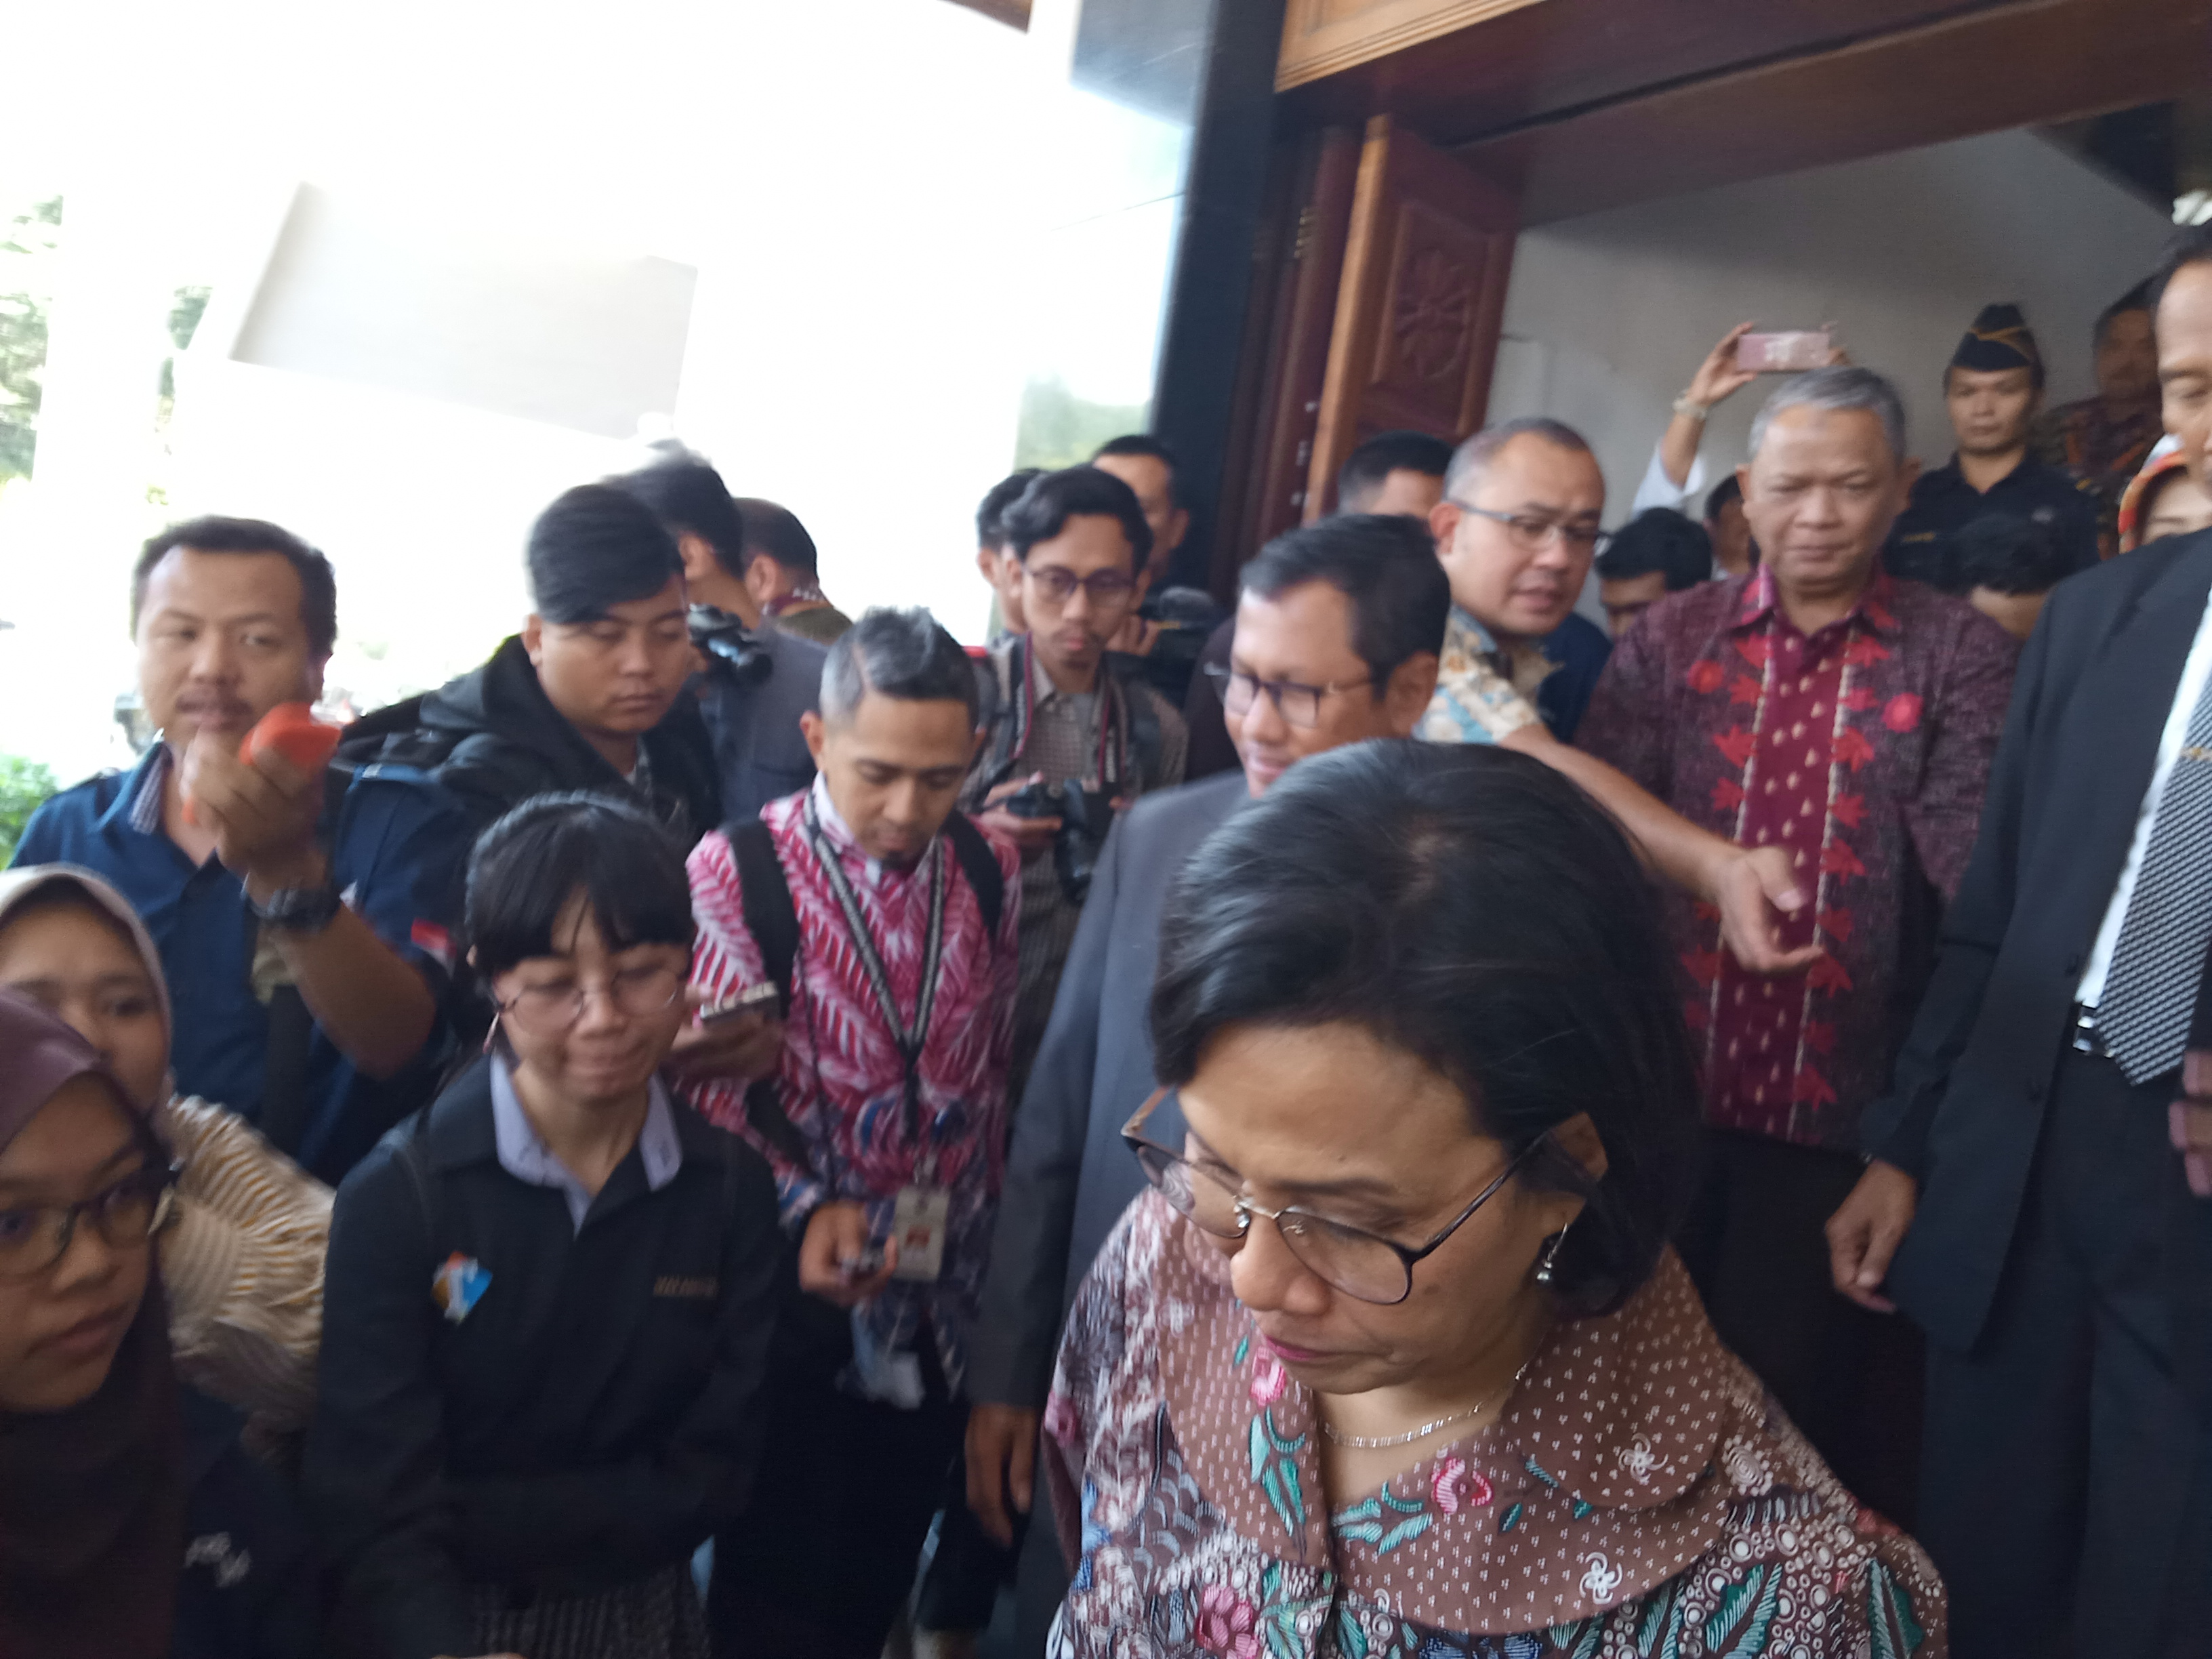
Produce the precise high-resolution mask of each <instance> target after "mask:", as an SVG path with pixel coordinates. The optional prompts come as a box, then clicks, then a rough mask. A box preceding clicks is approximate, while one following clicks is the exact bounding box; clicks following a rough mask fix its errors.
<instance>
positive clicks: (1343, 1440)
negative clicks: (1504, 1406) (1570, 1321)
mask: <svg viewBox="0 0 2212 1659" xmlns="http://www.w3.org/2000/svg"><path fill="white" fill-rule="evenodd" d="M1535 1358H1536V1356H1535V1355H1534V1354H1530V1355H1529V1356H1528V1358H1526V1359H1524V1360H1522V1362H1521V1369H1520V1370H1517V1371H1516V1372H1514V1373H1513V1380H1512V1381H1511V1382H1510V1383H1507V1384H1506V1385H1505V1394H1504V1396H1502V1397H1504V1398H1510V1397H1511V1395H1512V1393H1513V1390H1514V1389H1517V1388H1519V1387H1520V1386H1521V1379H1522V1376H1525V1375H1527V1373H1528V1367H1529V1366H1530V1365H1532V1364H1534V1363H1535ZM1489 1403H1490V1402H1489V1401H1486V1400H1478V1401H1475V1402H1474V1404H1473V1405H1472V1406H1469V1407H1468V1408H1467V1409H1466V1410H1465V1411H1463V1412H1454V1413H1452V1414H1451V1415H1450V1416H1449V1417H1439V1418H1437V1419H1436V1420H1435V1421H1434V1422H1431V1423H1424V1424H1422V1425H1421V1426H1420V1427H1419V1428H1418V1429H1408V1430H1407V1431H1406V1432H1405V1433H1403V1434H1389V1435H1378V1436H1369V1435H1364V1434H1339V1433H1338V1432H1337V1431H1336V1427H1335V1425H1334V1424H1332V1423H1330V1422H1329V1421H1328V1419H1326V1418H1323V1417H1322V1416H1321V1413H1319V1412H1316V1413H1314V1415H1315V1417H1316V1419H1319V1421H1320V1423H1321V1431H1322V1433H1323V1434H1325V1435H1327V1436H1328V1437H1329V1439H1330V1440H1331V1441H1332V1442H1334V1443H1335V1444H1337V1445H1340V1446H1346V1447H1349V1448H1350V1449H1352V1450H1354V1451H1387V1450H1389V1449H1390V1448H1391V1447H1393V1446H1410V1445H1412V1444H1413V1443H1414V1442H1415V1441H1416V1440H1425V1439H1427V1438H1428V1437H1430V1436H1431V1435H1432V1434H1434V1433H1435V1432H1436V1431H1437V1430H1438V1429H1443V1428H1449V1427H1450V1426H1451V1425H1453V1424H1455V1423H1463V1422H1465V1421H1466V1420H1467V1419H1468V1418H1470V1417H1476V1416H1480V1414H1481V1412H1482V1408H1483V1407H1485V1406H1486V1405H1488V1404H1489Z"/></svg>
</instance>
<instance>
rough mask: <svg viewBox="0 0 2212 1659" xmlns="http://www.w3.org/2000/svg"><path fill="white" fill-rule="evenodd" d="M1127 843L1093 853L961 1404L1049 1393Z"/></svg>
mask: <svg viewBox="0 0 2212 1659" xmlns="http://www.w3.org/2000/svg"><path fill="white" fill-rule="evenodd" d="M1128 840H1129V836H1128V826H1127V823H1121V822H1116V823H1115V825H1114V828H1113V829H1112V830H1111V831H1110V832H1109V834H1108V836H1107V837H1106V845H1105V848H1104V849H1103V851H1102V852H1101V853H1100V854H1099V859H1098V867H1097V871H1096V872H1095V873H1094V874H1093V875H1092V877H1091V896H1090V897H1089V898H1087V899H1086V900H1085V901H1084V905H1083V919H1082V921H1079V922H1078V923H1077V924H1076V927H1075V939H1074V942H1073V945H1070V946H1069V948H1068V952H1067V964H1066V967H1065V968H1064V969H1062V970H1061V973H1060V989H1059V990H1058V992H1057V993H1056V994H1054V998H1053V1004H1052V1019H1051V1021H1050V1022H1049V1023H1048V1024H1047V1025H1046V1027H1045V1032H1044V1042H1042V1045H1041V1046H1040V1047H1039V1048H1038V1049H1037V1056H1036V1065H1035V1066H1032V1067H1031V1068H1030V1080H1029V1087H1028V1088H1027V1090H1026V1091H1024V1093H1023V1096H1022V1103H1021V1109H1020V1110H1018V1112H1016V1113H1015V1115H1014V1136H1013V1144H1012V1146H1011V1147H1010V1148H1009V1149H1008V1151H1007V1153H1006V1195H1005V1196H1004V1197H1003V1198H1002V1199H1001V1200H1000V1204H999V1220H998V1225H997V1228H996V1229H995V1231H994V1232H993V1233H992V1235H991V1265H990V1268H989V1271H988V1272H987V1273H986V1274H985V1275H984V1279H983V1293H982V1299H981V1310H980V1315H979V1317H978V1319H977V1322H976V1332H975V1343H974V1345H973V1346H972V1347H971V1349H970V1351H969V1358H968V1394H969V1398H970V1399H973V1400H975V1401H981V1402H983V1403H985V1404H989V1405H996V1406H1015V1407H1021V1408H1023V1409H1024V1410H1042V1408H1043V1406H1044V1399H1045V1394H1046V1392H1047V1390H1048V1389H1050V1387H1051V1386H1052V1364H1053V1350H1054V1345H1055V1343H1056V1341H1057V1340H1058V1338H1059V1335H1060V1296H1061V1291H1062V1289H1063V1287H1064V1286H1065V1285H1066V1282H1067V1248H1068V1236H1069V1232H1070V1231H1071V1229H1073V1226H1074V1225H1075V1194H1076V1187H1077V1184H1078V1182H1079V1178H1080V1177H1081V1176H1082V1173H1083V1147H1084V1143H1085V1139H1087V1137H1088V1135H1089V1133H1090V1128H1091V1078H1092V1076H1093V1074H1094V1073H1095V1071H1096V1068H1097V1060H1098V1005H1099V1000H1100V998H1101V997H1102V996H1103V994H1104V992H1105V985H1106V970H1107V947H1108V944H1109V940H1110V939H1111V938H1112V936H1113V931H1114V902H1115V894H1116V893H1117V891H1118V890H1119V889H1120V885H1121V859H1122V854H1123V850H1124V849H1125V848H1127V844H1128Z"/></svg>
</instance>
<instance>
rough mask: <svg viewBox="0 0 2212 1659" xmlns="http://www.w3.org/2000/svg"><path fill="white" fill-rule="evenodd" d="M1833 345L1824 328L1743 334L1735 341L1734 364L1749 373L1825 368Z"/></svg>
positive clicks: (1833, 350)
mask: <svg viewBox="0 0 2212 1659" xmlns="http://www.w3.org/2000/svg"><path fill="white" fill-rule="evenodd" d="M1835 349H1836V348H1835V342H1834V340H1833V338H1832V331H1830V330H1828V329H1825V328H1813V329H1784V330H1779V331H1774V332H1771V333H1755V334H1746V335H1744V336H1743V337H1741V339H1739V340H1738V341H1737V342H1736V343H1735V361H1736V367H1737V368H1741V369H1742V370H1743V371H1744V372H1745V373H1747V374H1800V373H1802V372H1803V371H1804V370H1806V369H1808V368H1826V367H1827V365H1828V360H1829V359H1830V358H1831V357H1832V356H1834V355H1835Z"/></svg>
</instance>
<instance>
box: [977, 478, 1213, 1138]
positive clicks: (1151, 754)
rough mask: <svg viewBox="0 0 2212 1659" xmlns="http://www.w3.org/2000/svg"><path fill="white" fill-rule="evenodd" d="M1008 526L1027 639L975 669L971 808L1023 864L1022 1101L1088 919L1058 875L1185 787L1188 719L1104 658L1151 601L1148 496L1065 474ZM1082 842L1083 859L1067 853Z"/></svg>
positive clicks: (1014, 639) (1017, 1060) (1029, 498)
mask: <svg viewBox="0 0 2212 1659" xmlns="http://www.w3.org/2000/svg"><path fill="white" fill-rule="evenodd" d="M1002 522H1003V524H1004V526H1005V534H1006V554H1005V556H1006V557H1010V558H1012V559H1013V560H1014V561H1015V562H1017V563H1018V565H1019V566H1020V568H1021V591H1022V614H1023V617H1024V620H1025V621H1026V622H1027V623H1029V628H1028V631H1027V632H1025V633H1022V634H1018V635H1012V636H1010V637H1009V638H1007V639H1006V640H1003V641H1000V643H999V644H998V645H996V646H994V647H992V650H991V653H990V655H989V657H988V658H987V659H986V660H985V661H984V662H983V663H982V664H981V665H979V668H978V673H979V677H980V678H981V681H982V684H983V696H984V706H985V716H984V725H985V729H986V732H987V737H986V739H985V742H984V746H983V750H982V752H981V754H980V755H979V756H977V757H976V761H975V770H974V772H973V773H971V774H970V775H969V781H968V787H967V790H966V792H965V793H964V794H963V797H962V804H963V805H964V806H966V807H967V808H968V810H969V811H973V812H975V813H976V814H977V816H978V817H979V819H980V821H981V822H982V823H985V824H987V825H988V826H989V827H990V828H991V829H994V830H996V831H998V832H999V833H1000V835H1003V836H1006V838H1007V839H1008V840H1009V841H1011V842H1013V843H1014V844H1015V845H1016V846H1017V847H1018V848H1020V849H1021V853H1022V860H1023V865H1022V951H1021V954H1022V969H1021V989H1020V991H1019V993H1018V996H1017V998H1016V1007H1015V1013H1014V1053H1013V1068H1012V1089H1013V1091H1015V1097H1016V1098H1018V1097H1019V1091H1020V1089H1021V1087H1022V1085H1023V1082H1024V1079H1026V1077H1027V1076H1028V1073H1029V1066H1030V1058H1031V1057H1032V1056H1033V1055H1034V1054H1036V1048H1037V1044H1038V1042H1041V1041H1042V1038H1043V1036H1044V1026H1045V1021H1046V1019H1047V1018H1048V1017H1049V1016H1050V1015H1051V1012H1052V999H1053V992H1054V989H1055V988H1056V987H1058V985H1059V983H1060V966H1061V964H1062V963H1065V962H1066V960H1067V951H1068V946H1069V945H1071V944H1073V941H1074V939H1075V924H1076V922H1077V921H1078V920H1079V918H1080V917H1081V915H1082V913H1083V900H1082V898H1081V896H1080V893H1079V888H1080V886H1081V884H1080V883H1079V882H1077V881H1075V880H1073V879H1072V878H1070V877H1069V875H1068V874H1067V873H1066V871H1064V869H1063V867H1062V866H1071V867H1072V866H1073V860H1075V859H1077V858H1081V859H1085V860H1087V859H1089V858H1093V857H1095V855H1096V852H1097V846H1096V842H1097V840H1103V837H1104V835H1105V831H1106V826H1107V823H1108V822H1109V821H1110V818H1111V814H1112V811H1116V810H1119V805H1121V804H1126V803H1127V802H1129V801H1132V800H1134V799H1136V798H1137V797H1138V796H1139V795H1143V794H1146V793H1150V792H1151V791H1152V790H1155V789H1164V788H1168V787H1172V786H1174V785H1176V784H1178V783H1181V782H1182V776H1183V758H1184V754H1185V751H1186V750H1187V748H1188V740H1187V738H1186V736H1185V728H1184V726H1183V722H1182V714H1179V713H1178V712H1177V711H1176V709H1175V708H1173V707H1172V706H1171V705H1170V703H1169V702H1168V701H1167V699H1166V698H1164V697H1163V696H1161V695H1160V694H1159V693H1158V691H1156V690H1153V689H1152V686H1151V685H1149V684H1146V682H1145V680H1144V679H1143V678H1141V677H1140V675H1139V674H1138V673H1137V672H1136V671H1134V665H1133V662H1131V661H1130V660H1129V659H1117V658H1110V657H1109V655H1108V653H1107V648H1106V647H1107V641H1109V640H1110V639H1112V638H1113V636H1114V635H1115V630H1117V629H1119V628H1120V627H1121V624H1122V623H1124V622H1125V621H1127V619H1128V617H1129V616H1130V615H1131V613H1132V612H1133V611H1134V610H1135V608H1136V605H1137V601H1138V599H1139V598H1140V597H1141V593H1142V590H1141V587H1140V583H1139V578H1140V574H1141V573H1142V572H1143V570H1144V568H1145V562H1146V557H1147V556H1149V554H1150V552H1151V550H1152V527H1151V526H1150V525H1148V524H1147V523H1146V520H1145V513H1144V507H1143V505H1142V504H1141V503H1140V502H1139V501H1138V499H1137V495H1136V492H1135V491H1134V490H1133V489H1130V488H1129V486H1128V485H1127V484H1126V483H1122V481H1121V479H1119V478H1116V477H1113V476H1112V475H1111V474H1109V473H1106V472H1103V471H1099V470H1098V469H1097V468H1096V467H1090V466H1074V467H1068V468H1066V470H1064V471H1059V472H1048V473H1046V474H1044V475H1043V476H1042V477H1038V478H1036V479H1034V480H1032V481H1031V483H1030V485H1029V487H1028V489H1025V490H1024V491H1023V493H1022V496H1021V499H1020V500H1019V501H1016V502H1015V503H1014V504H1013V505H1012V507H1008V508H1007V509H1006V514H1005V517H1004V520H1003V521H1002ZM1070 783H1073V784H1074V785H1075V786H1076V787H1078V788H1079V789H1080V790H1081V791H1083V792H1085V793H1086V794H1087V795H1088V796H1089V797H1090V798H1091V800H1092V802H1093V805H1094V806H1095V807H1096V808H1097V809H1098V810H1097V811H1095V812H1094V813H1093V814H1092V815H1091V822H1090V823H1088V824H1084V823H1072V822H1071V821H1070V820H1069V819H1068V818H1067V816H1066V799H1067V794H1066V787H1067V786H1068V785H1069V784H1070ZM1038 786H1041V787H1038ZM1067 836H1077V837H1084V838H1085V841H1086V845H1085V846H1083V847H1073V846H1071V847H1069V848H1055V845H1054V843H1055V842H1059V841H1062V840H1063V839H1065V838H1066V837H1067Z"/></svg>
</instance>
